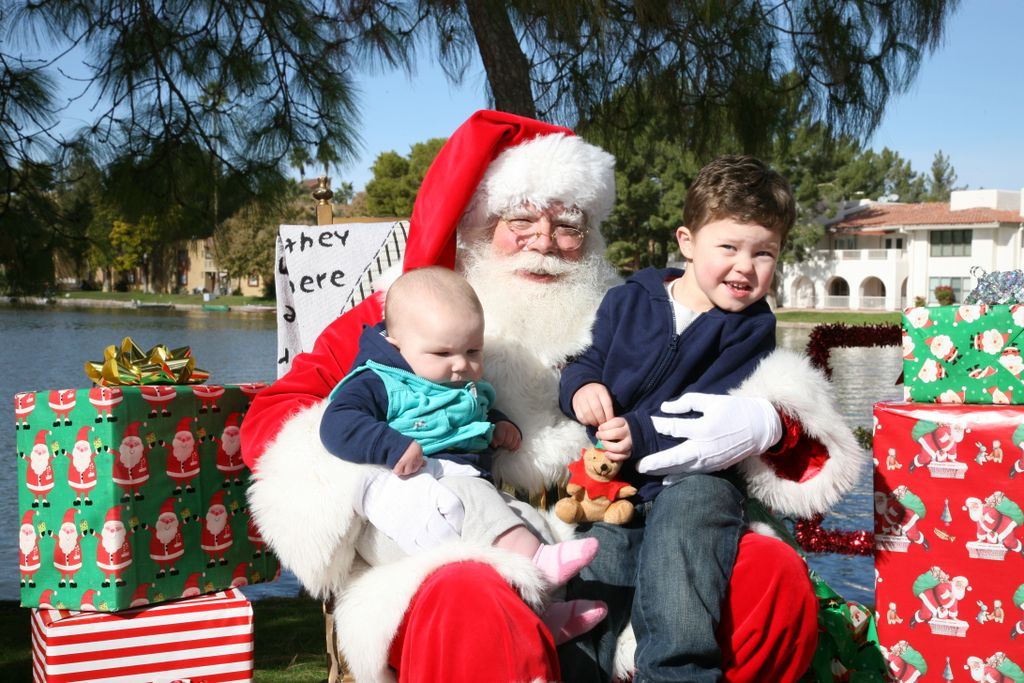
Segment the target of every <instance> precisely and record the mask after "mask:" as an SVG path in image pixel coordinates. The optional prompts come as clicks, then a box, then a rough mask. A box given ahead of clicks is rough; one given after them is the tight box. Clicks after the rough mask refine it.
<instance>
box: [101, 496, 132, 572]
mask: <svg viewBox="0 0 1024 683" xmlns="http://www.w3.org/2000/svg"><path fill="white" fill-rule="evenodd" d="M121 510H122V508H121V507H119V506H116V505H115V506H114V507H112V508H110V509H109V510H107V516H106V517H105V518H104V519H103V528H102V529H101V530H100V538H99V543H97V544H96V566H97V567H99V569H100V571H101V572H103V575H104V577H105V578H104V579H103V583H102V584H100V585H101V586H103V587H104V588H107V587H108V586H110V584H111V582H113V583H114V584H115V585H117V586H123V585H125V581H124V579H122V578H121V575H122V574H124V572H125V570H126V569H128V567H130V566H131V564H132V546H131V543H129V539H130V538H131V536H132V532H131V531H129V530H128V528H126V527H125V525H124V522H122V521H121Z"/></svg>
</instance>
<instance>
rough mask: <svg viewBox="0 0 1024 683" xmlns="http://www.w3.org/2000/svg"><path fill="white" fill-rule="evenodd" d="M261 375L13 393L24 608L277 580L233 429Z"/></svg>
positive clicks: (176, 594)
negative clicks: (243, 379) (236, 381)
mask: <svg viewBox="0 0 1024 683" xmlns="http://www.w3.org/2000/svg"><path fill="white" fill-rule="evenodd" d="M265 386H266V385H265V384H262V383H252V384H243V385H230V386H216V385H190V386H178V385H175V386H171V385H152V386H141V387H140V386H123V387H117V386H112V387H101V386H97V387H95V388H93V389H58V390H53V391H40V392H33V393H22V394H18V395H16V396H15V399H14V402H15V413H16V419H17V450H18V454H17V455H18V515H19V519H20V520H21V526H20V530H19V534H20V536H19V553H18V565H19V571H20V578H21V604H22V606H24V607H56V608H59V609H75V610H82V611H90V610H96V611H115V610H121V609H126V608H128V607H135V606H138V605H144V604H147V603H156V602H161V601H163V600H172V599H175V598H181V597H191V596H195V595H200V594H203V593H211V592H213V591H216V590H220V589H223V588H227V587H237V586H240V585H245V584H248V583H259V582H263V581H267V580H272V579H273V578H275V577H276V576H277V575H278V573H279V568H280V565H279V563H278V561H277V558H276V557H274V556H273V555H270V554H268V552H267V550H266V548H265V547H264V545H263V541H262V539H261V538H260V536H259V533H258V531H257V530H256V528H255V526H254V525H252V524H251V523H250V522H249V515H248V513H247V509H246V498H245V487H246V484H247V482H248V475H249V471H248V469H246V468H245V466H244V464H243V463H242V458H241V452H240V449H239V440H238V425H239V422H240V421H241V419H242V416H243V414H244V413H245V411H246V409H247V408H248V406H249V403H250V402H251V400H252V398H253V396H255V394H256V393H257V392H258V391H260V390H261V389H262V388H264V387H265Z"/></svg>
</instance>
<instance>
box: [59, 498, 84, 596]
mask: <svg viewBox="0 0 1024 683" xmlns="http://www.w3.org/2000/svg"><path fill="white" fill-rule="evenodd" d="M77 512H78V510H75V509H74V508H68V510H67V511H66V512H65V513H64V520H63V521H62V522H61V524H60V529H58V530H57V542H56V544H54V546H53V567H54V569H56V570H57V573H58V574H59V575H60V581H58V582H57V587H58V588H63V587H64V586H68V587H70V588H77V587H78V583H77V582H76V581H75V574H77V573H78V571H79V570H80V569H81V568H82V538H83V535H82V534H81V533H79V531H78V527H77V526H75V514H76V513H77Z"/></svg>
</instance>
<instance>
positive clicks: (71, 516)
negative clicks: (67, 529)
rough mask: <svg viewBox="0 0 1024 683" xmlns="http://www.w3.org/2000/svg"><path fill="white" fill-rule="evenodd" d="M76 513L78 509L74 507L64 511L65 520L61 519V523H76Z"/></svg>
mask: <svg viewBox="0 0 1024 683" xmlns="http://www.w3.org/2000/svg"><path fill="white" fill-rule="evenodd" d="M76 514H78V510H76V509H74V508H68V509H67V510H66V511H65V512H64V519H63V521H61V523H60V525H61V526H64V525H65V524H70V525H71V526H74V525H75V515H76Z"/></svg>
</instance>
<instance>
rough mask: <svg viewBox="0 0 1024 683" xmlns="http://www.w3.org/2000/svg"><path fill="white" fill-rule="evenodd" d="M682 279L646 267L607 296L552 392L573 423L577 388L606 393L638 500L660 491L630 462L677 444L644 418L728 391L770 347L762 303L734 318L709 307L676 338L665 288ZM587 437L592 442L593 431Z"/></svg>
mask: <svg viewBox="0 0 1024 683" xmlns="http://www.w3.org/2000/svg"><path fill="white" fill-rule="evenodd" d="M681 275H682V271H681V270H678V269H675V268H666V269H659V268H646V269H644V270H642V271H640V272H639V273H637V274H635V275H634V276H633V277H631V278H630V279H629V280H627V281H626V282H625V283H624V284H622V285H619V286H618V287H614V288H612V289H611V290H609V291H608V293H607V294H606V295H605V297H604V300H603V301H602V302H601V306H600V307H599V308H598V311H597V317H596V319H595V321H594V327H593V339H592V342H591V346H590V348H588V349H587V350H586V351H584V352H583V354H582V355H580V356H579V357H578V358H576V359H575V360H574V361H573V362H571V363H570V364H569V365H567V366H566V368H565V369H564V370H563V371H562V377H561V383H560V386H559V404H560V406H561V409H562V411H563V412H564V413H565V414H566V415H568V416H569V417H571V418H573V419H576V415H575V413H574V412H573V409H572V397H573V395H574V394H575V393H576V392H577V391H578V390H579V389H580V387H582V386H583V385H585V384H589V383H591V382H598V383H600V384H603V385H605V386H606V387H607V388H608V392H609V393H610V394H611V397H612V402H613V409H614V411H615V414H616V415H619V416H622V417H624V418H625V419H626V422H627V423H628V425H629V431H630V436H631V437H632V440H633V450H632V454H631V456H630V458H629V460H627V461H626V464H625V466H624V467H623V470H622V472H623V477H624V478H625V479H626V480H627V481H629V482H630V483H632V484H633V485H635V486H637V488H638V489H640V495H641V497H642V498H644V499H650V498H652V497H653V496H654V495H656V492H657V491H658V490H660V482H661V477H651V476H647V475H642V474H640V473H638V472H636V470H635V466H636V463H637V462H638V461H639V460H640V458H643V457H644V456H646V455H650V454H651V453H655V452H657V451H660V450H664V449H665V448H669V447H671V446H674V445H676V444H678V443H680V440H679V439H674V438H672V437H668V436H664V435H662V434H659V433H658V432H657V431H655V429H654V424H653V422H652V421H651V417H652V416H654V415H664V413H662V412H661V410H660V408H661V404H662V403H663V402H665V401H668V400H671V399H674V398H677V397H679V396H680V395H681V394H683V393H684V392H703V393H709V394H724V393H727V392H728V391H729V390H730V389H732V388H734V387H736V386H738V385H739V384H740V383H741V382H742V381H743V380H744V379H746V377H747V376H748V375H749V374H750V373H751V372H752V371H753V370H754V368H755V367H756V366H757V364H758V363H759V362H760V361H761V360H762V359H763V358H764V357H766V356H767V355H768V354H770V353H771V352H772V351H773V350H774V349H775V315H774V314H773V313H772V312H771V309H770V308H769V306H768V304H767V302H765V301H764V300H763V299H762V300H761V301H758V302H756V303H754V304H752V305H751V306H749V307H747V308H746V309H744V310H743V311H739V312H729V311H723V310H721V309H719V308H713V309H711V310H710V311H707V312H706V313H702V314H701V315H700V316H698V317H697V318H696V319H695V320H694V321H693V322H692V323H690V325H689V326H688V327H686V329H684V330H683V332H682V333H681V334H676V332H675V316H674V312H673V307H672V301H671V300H670V299H669V296H668V292H667V291H666V289H665V284H666V283H667V282H668V281H670V280H674V279H676V278H678V277H680V276H681ZM588 431H589V432H590V436H591V438H593V437H594V431H595V430H594V429H593V428H589V430H588Z"/></svg>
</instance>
